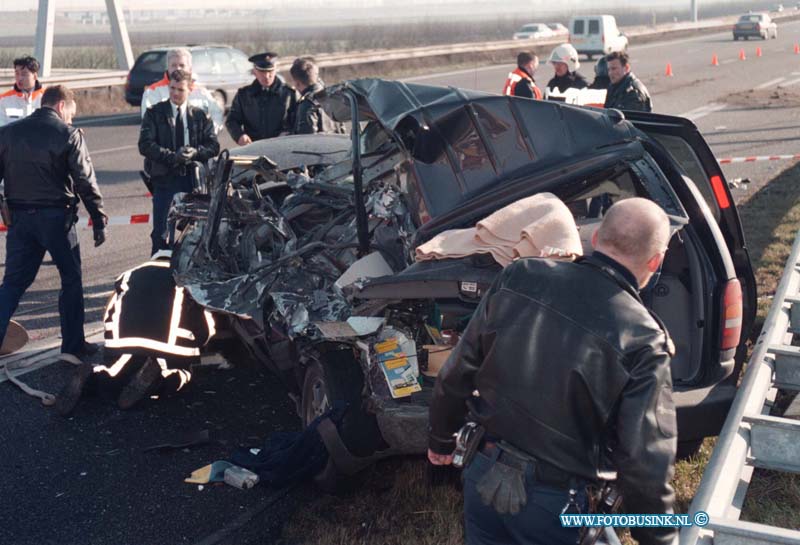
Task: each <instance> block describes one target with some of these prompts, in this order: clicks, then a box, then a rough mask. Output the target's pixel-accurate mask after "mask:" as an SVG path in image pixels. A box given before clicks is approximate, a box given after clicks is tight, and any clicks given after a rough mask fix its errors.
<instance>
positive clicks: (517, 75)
mask: <svg viewBox="0 0 800 545" xmlns="http://www.w3.org/2000/svg"><path fill="white" fill-rule="evenodd" d="M522 80H528V81H530V82H531V87H533V98H535V99H537V100H542V92H541V91H540V90H539V88H538V87H536V84H535V83H534V82H533V78H532V77H530V76H529V75H528V73H527V72H526V71H525V70H523V69H522V68H517V69H516V70H514V71H513V72H509V74H508V78H506V84H505V85H504V86H503V94H504V95H508V96H514V91H515V90H516V88H517V84H518V83H519V82H520V81H522Z"/></svg>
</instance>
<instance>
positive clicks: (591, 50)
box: [569, 15, 628, 60]
mask: <svg viewBox="0 0 800 545" xmlns="http://www.w3.org/2000/svg"><path fill="white" fill-rule="evenodd" d="M569 41H570V43H571V44H572V45H573V46H574V47H575V49H576V50H577V51H578V54H580V53H583V54H584V55H586V56H587V57H588V58H589V60H591V59H592V56H594V55H608V54H609V53H611V52H613V51H627V49H628V37H627V36H625V35H624V34H623V33H622V32H620V31H619V28H617V20H616V19H614V16H613V15H585V16H578V17H573V18H572V19H570V21H569Z"/></svg>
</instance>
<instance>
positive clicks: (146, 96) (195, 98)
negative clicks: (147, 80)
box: [142, 47, 225, 133]
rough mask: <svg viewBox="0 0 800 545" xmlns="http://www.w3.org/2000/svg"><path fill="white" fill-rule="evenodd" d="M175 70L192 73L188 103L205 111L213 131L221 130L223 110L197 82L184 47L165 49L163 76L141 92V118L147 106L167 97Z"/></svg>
mask: <svg viewBox="0 0 800 545" xmlns="http://www.w3.org/2000/svg"><path fill="white" fill-rule="evenodd" d="M175 70H182V71H184V72H187V73H189V74H192V82H191V87H190V92H189V104H190V105H191V106H194V107H195V108H200V109H201V110H203V111H204V112H205V113H207V114H208V115H209V116H210V117H211V121H213V122H214V131H215V132H216V133H219V131H221V130H222V126H223V122H224V117H225V112H224V110H223V108H222V106H220V104H219V103H218V102H217V100H216V99H215V98H214V95H212V94H211V92H210V91H209V90H208V89H206V88H205V87H203V86H202V85H200V84H199V83H198V82H197V78H196V76H195V75H194V74H193V73H192V52H191V51H189V50H188V49H186V48H185V47H178V48H176V49H170V50H169V51H167V71H166V72H165V73H164V77H163V78H161V79H160V80H158V81H157V82H155V83H153V84H152V85H148V86H147V87H145V90H144V93H142V119H144V114H145V113H146V112H147V110H148V108H150V107H151V106H153V105H155V104H158V103H159V102H164V101H165V100H167V99H169V75H170V74H172V73H173V72H174V71H175Z"/></svg>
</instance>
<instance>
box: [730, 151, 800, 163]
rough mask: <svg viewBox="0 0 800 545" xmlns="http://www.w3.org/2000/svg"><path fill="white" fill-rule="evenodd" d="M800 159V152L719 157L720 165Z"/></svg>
mask: <svg viewBox="0 0 800 545" xmlns="http://www.w3.org/2000/svg"><path fill="white" fill-rule="evenodd" d="M797 159H800V153H795V154H794V155H752V156H750V157H724V158H722V159H718V162H719V164H720V165H730V164H732V163H757V162H759V161H792V160H797Z"/></svg>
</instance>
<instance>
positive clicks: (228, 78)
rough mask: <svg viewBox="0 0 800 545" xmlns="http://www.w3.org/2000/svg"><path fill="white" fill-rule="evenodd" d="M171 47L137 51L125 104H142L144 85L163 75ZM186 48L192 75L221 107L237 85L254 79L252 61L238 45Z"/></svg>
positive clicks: (241, 85)
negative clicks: (190, 57)
mask: <svg viewBox="0 0 800 545" xmlns="http://www.w3.org/2000/svg"><path fill="white" fill-rule="evenodd" d="M170 49H172V47H158V48H154V49H149V50H147V51H145V52H143V53H142V54H141V55H139V58H137V59H136V63H135V64H134V65H133V68H132V69H131V71H130V72H129V73H128V81H127V83H126V84H125V101H126V102H127V103H128V104H130V105H131V106H139V105H141V103H142V93H144V88H145V87H147V86H148V85H150V84H151V83H155V82H157V81H158V80H160V79H161V78H162V77H164V72H165V71H166V69H167V52H168V51H169V50H170ZM187 49H188V50H189V51H191V52H192V72H193V75H194V76H195V78H196V80H197V81H198V83H200V84H202V85H203V86H204V87H206V88H207V89H208V90H209V91H211V93H212V94H213V95H214V98H216V99H217V102H219V104H220V106H222V107H223V109H224V108H225V107H227V106H230V104H231V102H232V101H233V97H234V95H236V91H237V89H239V87H243V86H245V85H247V84H248V83H250V82H251V81H252V80H253V75H252V72H251V70H252V68H253V64H252V63H251V62H250V61H248V60H247V55H245V54H244V53H243V52H241V51H239V50H238V49H234V48H233V47H230V46H227V45H193V46H189V47H187Z"/></svg>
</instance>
